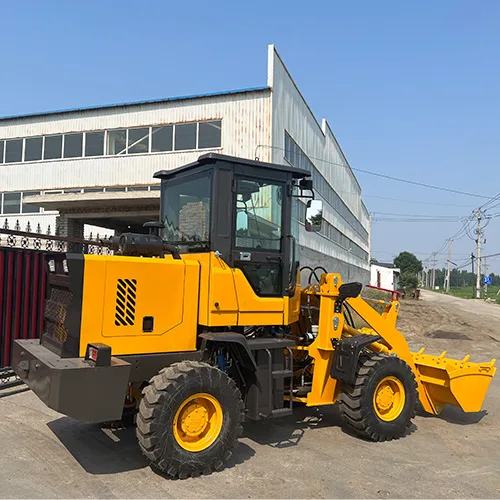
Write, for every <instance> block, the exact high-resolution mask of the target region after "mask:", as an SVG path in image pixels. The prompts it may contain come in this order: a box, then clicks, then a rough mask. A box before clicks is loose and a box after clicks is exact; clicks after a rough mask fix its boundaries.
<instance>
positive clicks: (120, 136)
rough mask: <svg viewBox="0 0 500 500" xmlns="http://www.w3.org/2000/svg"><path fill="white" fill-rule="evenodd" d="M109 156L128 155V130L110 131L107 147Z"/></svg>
mask: <svg viewBox="0 0 500 500" xmlns="http://www.w3.org/2000/svg"><path fill="white" fill-rule="evenodd" d="M106 154H107V155H124V154H127V130H126V129H125V130H110V131H109V132H108V140H107V147H106Z"/></svg>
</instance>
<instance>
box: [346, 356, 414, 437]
mask: <svg viewBox="0 0 500 500" xmlns="http://www.w3.org/2000/svg"><path fill="white" fill-rule="evenodd" d="M417 399H418V397H417V383H416V381H415V376H414V374H413V372H412V370H411V368H410V367H409V366H408V365H407V364H406V363H405V362H404V361H403V360H402V359H400V358H398V357H396V356H388V355H385V354H379V355H372V356H370V357H363V358H361V362H360V367H359V369H358V372H357V377H356V381H355V383H354V385H349V384H344V387H343V392H342V393H341V394H340V395H339V398H338V401H339V409H340V414H341V416H342V418H343V421H344V422H345V424H347V426H348V427H350V428H351V429H352V430H353V431H354V432H355V433H356V434H358V435H360V436H361V437H364V438H367V439H370V440H372V441H388V440H391V439H397V438H399V437H402V436H404V435H406V434H407V433H408V430H409V427H410V425H411V420H412V419H413V418H414V417H415V412H416V403H417Z"/></svg>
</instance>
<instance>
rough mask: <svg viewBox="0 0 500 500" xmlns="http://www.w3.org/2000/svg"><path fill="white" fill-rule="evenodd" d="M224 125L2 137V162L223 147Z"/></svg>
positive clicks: (216, 122) (213, 122)
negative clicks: (222, 131)
mask: <svg viewBox="0 0 500 500" xmlns="http://www.w3.org/2000/svg"><path fill="white" fill-rule="evenodd" d="M221 125H222V120H209V121H203V122H193V123H179V124H173V125H163V126H156V127H134V128H129V129H126V128H122V129H115V130H109V131H105V130H99V131H95V132H75V133H69V134H60V135H50V136H45V137H26V138H18V139H3V140H0V163H19V162H22V161H40V160H42V159H43V160H56V159H60V158H65V159H66V158H81V157H82V156H85V157H94V156H103V155H108V156H114V155H125V154H147V153H161V152H166V151H173V150H175V151H186V150H193V149H207V148H220V147H221V144H222V133H221V129H222V127H221ZM23 145H24V150H23ZM287 157H289V155H288V156H287Z"/></svg>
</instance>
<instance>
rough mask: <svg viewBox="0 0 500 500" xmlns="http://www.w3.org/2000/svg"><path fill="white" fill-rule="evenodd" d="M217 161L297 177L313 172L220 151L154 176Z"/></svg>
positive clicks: (160, 176)
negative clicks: (276, 171)
mask: <svg viewBox="0 0 500 500" xmlns="http://www.w3.org/2000/svg"><path fill="white" fill-rule="evenodd" d="M216 161H227V162H231V163H239V164H240V165H247V166H249V167H264V168H268V169H272V170H279V171H280V172H289V173H291V174H292V175H293V177H294V178H295V179H302V178H303V177H310V176H311V173H310V172H309V171H308V170H305V169H302V168H295V167H289V166H288V165H280V164H278V163H265V162H262V161H255V160H247V159H246V158H239V157H236V156H228V155H221V154H218V153H207V154H204V155H201V156H200V157H199V158H198V160H196V161H194V162H192V163H188V164H187V165H183V166H182V167H179V168H174V169H172V170H160V171H159V172H156V173H155V174H154V175H153V177H154V178H155V179H168V178H169V177H173V176H175V175H177V174H179V173H180V172H183V171H185V170H190V169H192V168H196V167H200V166H202V165H207V164H210V163H215V162H216Z"/></svg>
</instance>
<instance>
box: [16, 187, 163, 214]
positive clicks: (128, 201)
mask: <svg viewBox="0 0 500 500" xmlns="http://www.w3.org/2000/svg"><path fill="white" fill-rule="evenodd" d="M24 203H28V204H31V205H36V206H39V207H42V208H44V209H45V210H57V211H59V212H66V211H73V210H83V211H90V212H92V211H99V210H117V211H119V210H129V209H130V208H131V207H133V208H134V209H141V208H148V207H151V206H158V207H159V206H160V191H128V192H103V193H71V194H70V193H68V194H56V193H52V194H42V195H33V196H26V198H25V199H24Z"/></svg>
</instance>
